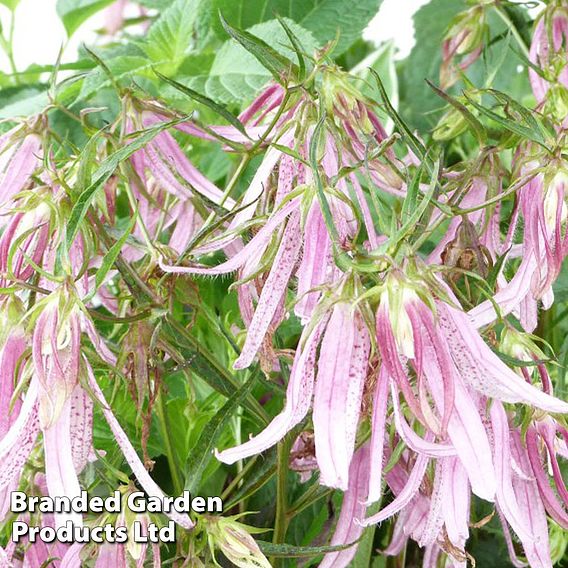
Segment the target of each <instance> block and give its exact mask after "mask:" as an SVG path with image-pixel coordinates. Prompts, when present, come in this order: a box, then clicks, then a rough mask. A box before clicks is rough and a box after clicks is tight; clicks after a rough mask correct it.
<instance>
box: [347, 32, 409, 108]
mask: <svg viewBox="0 0 568 568" xmlns="http://www.w3.org/2000/svg"><path fill="white" fill-rule="evenodd" d="M394 53H395V45H394V41H388V42H386V43H384V44H382V45H381V46H380V47H379V48H378V49H376V50H374V51H373V52H371V53H370V54H369V55H368V56H367V57H365V59H363V60H362V61H361V62H360V63H358V64H357V65H356V66H355V67H354V68H353V69H351V74H352V75H357V77H359V78H360V79H362V80H363V81H365V83H364V84H363V85H362V86H361V92H362V93H363V94H364V95H366V96H368V97H371V98H373V96H374V94H375V89H374V88H373V84H372V81H370V79H371V78H372V77H371V72H370V69H373V70H374V71H376V73H377V74H378V75H379V77H380V78H381V81H382V82H383V85H384V88H385V92H386V93H387V96H388V98H389V100H390V102H391V103H392V106H393V107H394V108H397V107H398V79H397V75H396V68H395V65H394Z"/></svg>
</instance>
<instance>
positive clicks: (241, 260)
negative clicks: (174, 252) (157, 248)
mask: <svg viewBox="0 0 568 568" xmlns="http://www.w3.org/2000/svg"><path fill="white" fill-rule="evenodd" d="M299 205H300V200H299V199H293V200H291V201H290V202H288V203H287V204H286V205H284V206H283V207H282V208H281V209H279V210H278V211H276V212H275V213H274V214H273V215H272V216H271V217H270V219H269V220H268V221H267V222H266V224H265V225H264V226H263V227H262V229H260V231H258V233H257V234H256V235H255V236H254V237H253V238H252V239H251V240H250V241H249V242H248V243H247V244H246V245H245V246H244V247H243V248H242V249H241V250H240V251H239V252H238V253H237V254H235V255H233V256H231V258H229V259H228V260H226V261H225V262H223V263H221V264H219V265H217V266H210V267H199V266H195V267H193V266H170V265H167V264H164V263H163V261H162V260H160V268H161V269H162V270H163V271H164V272H170V273H173V274H204V275H215V274H227V273H229V272H234V271H235V270H238V269H239V268H241V266H243V265H244V264H245V262H247V260H249V259H253V260H257V261H259V260H260V257H261V256H262V253H263V252H264V250H265V249H266V247H267V245H268V243H269V242H270V239H271V238H272V235H273V234H274V231H275V230H276V229H277V228H278V227H279V226H280V225H281V224H282V223H283V222H284V221H285V219H286V217H288V215H290V214H291V213H293V212H294V211H296V209H298V207H299ZM223 246H224V243H221V247H220V248H222V247H223Z"/></svg>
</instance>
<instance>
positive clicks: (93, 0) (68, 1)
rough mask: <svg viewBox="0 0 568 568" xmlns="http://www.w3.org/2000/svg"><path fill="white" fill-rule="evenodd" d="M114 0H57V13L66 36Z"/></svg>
mask: <svg viewBox="0 0 568 568" xmlns="http://www.w3.org/2000/svg"><path fill="white" fill-rule="evenodd" d="M113 2H114V0H57V14H58V15H59V17H60V18H61V21H62V22H63V26H64V27H65V31H66V32H67V35H68V36H71V35H73V34H74V33H75V31H76V30H77V28H78V27H79V26H80V25H81V24H82V23H83V22H84V21H86V20H88V19H89V18H90V17H91V16H92V15H93V14H96V13H97V12H99V11H100V10H102V9H103V8H106V7H107V6H110V5H111V4H112V3H113Z"/></svg>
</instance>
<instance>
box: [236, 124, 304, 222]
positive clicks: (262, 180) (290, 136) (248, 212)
mask: <svg viewBox="0 0 568 568" xmlns="http://www.w3.org/2000/svg"><path fill="white" fill-rule="evenodd" d="M293 140H294V133H293V131H292V130H288V131H287V132H286V133H284V134H283V135H282V136H281V137H280V138H279V140H278V143H279V144H280V145H281V146H290V144H291V143H292V142H293ZM282 155H283V154H282V152H281V151H280V150H277V149H276V148H274V147H273V146H271V147H270V148H269V149H268V150H267V152H266V154H265V155H264V159H263V160H262V162H261V164H260V166H259V167H258V169H257V170H256V173H255V174H254V177H253V178H252V181H251V183H250V185H249V187H248V189H247V190H246V192H245V194H244V197H243V199H242V202H241V203H240V204H239V208H243V209H242V210H241V211H239V212H238V213H237V214H236V215H235V216H234V217H233V220H232V221H231V223H230V225H229V230H232V229H236V228H239V227H240V226H241V225H242V224H243V223H246V222H247V221H249V220H250V219H251V218H252V216H253V215H254V212H255V209H256V202H257V200H258V199H259V197H260V196H261V195H262V194H263V192H264V188H265V187H267V185H268V178H269V177H270V174H271V173H272V171H273V170H274V168H275V166H276V164H277V163H278V162H279V160H280V158H281V157H282Z"/></svg>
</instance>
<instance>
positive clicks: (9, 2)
mask: <svg viewBox="0 0 568 568" xmlns="http://www.w3.org/2000/svg"><path fill="white" fill-rule="evenodd" d="M19 3H20V0H0V4H2V6H6V8H8V10H11V11H12V12H13V11H14V10H15V9H16V7H17V6H18V4H19Z"/></svg>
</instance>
